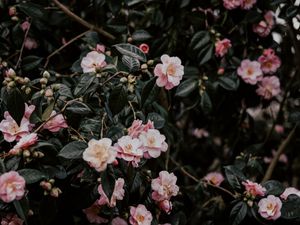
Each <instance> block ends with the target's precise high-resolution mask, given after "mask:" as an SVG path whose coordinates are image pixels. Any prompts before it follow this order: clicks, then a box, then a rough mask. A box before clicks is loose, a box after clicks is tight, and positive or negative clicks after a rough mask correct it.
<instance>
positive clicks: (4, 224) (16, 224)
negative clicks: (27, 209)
mask: <svg viewBox="0 0 300 225" xmlns="http://www.w3.org/2000/svg"><path fill="white" fill-rule="evenodd" d="M23 222H24V221H23V220H22V219H20V218H19V217H18V216H17V215H16V214H13V213H9V214H7V215H6V216H5V217H2V220H1V225H23Z"/></svg>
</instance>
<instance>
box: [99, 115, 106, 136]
mask: <svg viewBox="0 0 300 225" xmlns="http://www.w3.org/2000/svg"><path fill="white" fill-rule="evenodd" d="M105 117H106V113H104V114H103V116H102V119H101V132H100V138H101V139H102V138H103V130H104V129H103V128H104V120H105Z"/></svg>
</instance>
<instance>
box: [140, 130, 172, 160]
mask: <svg viewBox="0 0 300 225" xmlns="http://www.w3.org/2000/svg"><path fill="white" fill-rule="evenodd" d="M139 139H140V141H141V142H142V144H143V150H144V157H145V158H147V159H149V158H157V157H159V156H160V154H161V152H166V151H167V150H168V144H167V143H166V142H165V140H166V137H165V136H164V135H162V134H160V132H159V131H158V130H156V129H149V130H148V131H147V132H145V131H144V132H142V133H141V134H140V136H139Z"/></svg>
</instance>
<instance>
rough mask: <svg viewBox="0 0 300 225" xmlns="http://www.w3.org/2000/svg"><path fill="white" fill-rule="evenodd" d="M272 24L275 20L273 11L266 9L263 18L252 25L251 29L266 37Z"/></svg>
mask: <svg viewBox="0 0 300 225" xmlns="http://www.w3.org/2000/svg"><path fill="white" fill-rule="evenodd" d="M274 24H275V21H274V15H273V12H272V11H268V12H266V14H265V15H264V20H262V21H260V22H259V23H258V24H255V25H253V31H254V32H255V33H257V34H258V35H259V36H261V37H266V36H268V35H269V34H270V32H271V30H272V28H273V26H274Z"/></svg>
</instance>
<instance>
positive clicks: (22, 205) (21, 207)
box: [13, 197, 29, 225]
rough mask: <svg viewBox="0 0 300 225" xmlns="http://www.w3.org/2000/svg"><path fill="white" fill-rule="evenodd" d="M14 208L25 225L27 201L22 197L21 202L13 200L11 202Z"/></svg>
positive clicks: (27, 209)
mask: <svg viewBox="0 0 300 225" xmlns="http://www.w3.org/2000/svg"><path fill="white" fill-rule="evenodd" d="M13 203H14V207H15V209H16V211H17V213H18V215H19V217H20V218H21V219H22V220H24V221H25V224H26V225H27V224H28V223H27V215H28V211H29V205H28V201H27V199H26V198H25V197H24V198H23V199H21V200H19V201H18V200H15V201H13Z"/></svg>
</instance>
